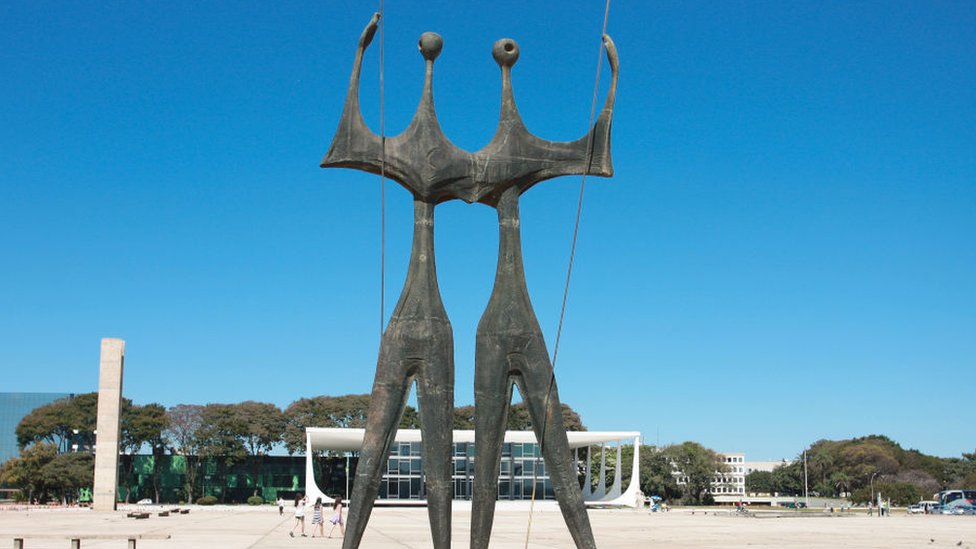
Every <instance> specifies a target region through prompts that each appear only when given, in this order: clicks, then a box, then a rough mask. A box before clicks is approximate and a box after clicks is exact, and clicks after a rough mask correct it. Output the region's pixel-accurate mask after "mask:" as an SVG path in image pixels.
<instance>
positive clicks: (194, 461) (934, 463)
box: [0, 393, 976, 505]
mask: <svg viewBox="0 0 976 549" xmlns="http://www.w3.org/2000/svg"><path fill="white" fill-rule="evenodd" d="M369 398H370V397H369V395H365V394H361V395H356V394H354V395H342V396H326V395H322V396H316V397H311V398H301V399H298V400H296V401H294V402H292V403H291V405H289V406H288V407H286V408H285V409H284V410H282V409H280V408H278V407H277V406H275V405H274V404H270V403H264V402H255V401H245V402H240V403H236V404H206V405H197V404H178V405H175V406H172V407H170V408H168V409H167V408H166V407H164V406H162V405H161V404H157V403H150V404H146V405H136V404H133V403H132V401H131V400H129V399H123V400H122V410H121V417H120V421H121V437H120V452H121V454H122V456H121V458H122V459H121V460H120V475H119V478H120V489H121V491H122V493H123V495H124V497H125V500H126V501H128V496H129V491H130V490H129V486H130V484H131V482H132V481H133V479H134V471H133V465H134V463H135V460H134V459H133V458H134V456H135V455H136V454H139V453H142V452H145V451H147V450H148V452H149V453H151V455H153V456H154V457H160V456H163V455H165V454H167V453H168V454H170V455H175V456H182V457H183V459H184V460H185V462H186V470H185V475H184V483H185V486H184V492H185V494H186V499H187V501H192V500H193V497H194V494H197V493H199V490H198V486H197V484H198V482H197V479H198V476H199V474H200V470H201V465H202V464H203V463H204V462H209V463H214V464H216V465H217V466H218V467H225V468H229V467H231V466H233V465H235V464H241V463H246V466H248V467H249V468H250V470H251V474H252V475H253V478H257V476H258V474H259V472H260V470H261V466H262V463H263V461H264V457H265V456H267V455H268V454H269V453H271V452H272V451H279V450H283V451H285V452H287V453H288V454H289V455H304V453H305V428H306V427H347V428H362V427H365V425H366V414H367V411H368V408H369ZM97 404H98V394H97V393H87V394H82V395H78V396H76V397H73V398H67V399H62V400H58V401H55V402H53V403H50V404H47V405H44V406H41V407H39V408H36V409H35V410H33V411H32V412H31V413H29V414H28V415H26V416H25V417H24V418H23V419H22V420H21V421H20V423H19V424H18V425H17V429H16V434H17V441H18V444H19V445H20V447H21V450H22V451H21V456H20V457H19V458H14V459H10V460H8V461H7V462H5V463H4V464H3V465H2V466H0V482H2V483H4V484H6V485H10V486H15V487H18V488H20V489H21V491H22V492H23V493H24V494H25V495H26V496H27V497H28V498H29V499H31V500H34V499H39V500H43V499H45V498H58V499H63V500H67V499H71V498H72V497H73V496H75V495H77V493H78V490H79V489H83V488H87V487H91V485H92V480H93V479H92V477H93V470H94V463H93V459H92V455H91V453H90V452H72V451H70V450H71V449H72V448H71V446H72V445H73V444H74V445H78V446H79V447H80V448H81V449H84V448H85V447H87V446H90V445H91V444H92V443H93V442H94V440H93V437H92V432H93V431H94V430H95V425H96V411H97ZM562 412H563V420H564V424H565V426H566V428H567V430H570V431H585V430H586V426H585V425H584V424H583V420H582V418H581V417H580V415H579V414H578V413H577V412H576V411H574V410H573V409H572V408H571V407H569V406H567V405H565V404H563V409H562ZM474 416H475V407H474V406H460V407H457V408H456V409H455V411H454V425H453V427H454V428H455V429H473V428H474ZM400 427H401V428H410V429H412V428H419V414H418V413H417V410H416V409H414V408H413V407H411V406H408V407H407V408H406V410H405V411H404V414H403V418H402V420H401V422H400ZM506 428H507V429H509V430H531V429H532V422H531V419H530V418H529V414H528V410H527V409H526V408H525V405H524V404H522V403H519V404H515V405H513V406H512V408H511V411H510V413H509V416H508V424H507V426H506ZM593 450H594V451H593V452H591V460H592V462H591V468H592V469H591V470H592V471H593V475H592V479H591V482H592V483H593V485H594V487H595V484H596V482H598V480H597V478H596V477H597V476H598V472H599V469H600V462H599V460H600V450H599V448H598V447H594V449H593ZM633 451H634V447H633V446H624V447H623V449H622V456H621V457H622V463H621V464H619V467H618V464H616V452H608V453H607V455H606V461H607V471H608V474H607V482H608V484H612V482H613V480H614V476H615V475H616V474H617V471H618V469H619V471H620V474H621V476H622V482H623V485H624V486H626V485H627V483H629V482H630V477H631V473H632V471H631V469H632V466H631V464H632V462H633ZM581 452H585V449H581ZM580 455H581V456H583V455H585V454H582V453H581V454H580ZM804 455H805V458H806V467H807V484H808V486H809V493H810V494H811V495H814V496H825V497H839V498H847V499H849V500H850V501H852V502H855V503H863V502H867V501H868V500H869V499H870V497H871V493H872V489H873V491H874V492H877V491H879V490H880V491H881V492H882V493H883V494H885V496H886V497H889V496H890V497H891V499H892V501H893V502H895V503H896V504H908V503H914V502H917V501H919V499H923V498H927V497H930V496H931V495H932V494H934V493H935V492H937V491H939V490H941V489H947V488H973V487H974V486H976V452H974V453H972V454H963V455H962V457H961V458H940V457H935V456H929V455H925V454H922V453H921V452H919V451H917V450H905V449H903V448H901V446H899V445H898V444H897V443H895V442H894V441H892V440H890V439H889V438H887V437H885V436H880V435H871V436H866V437H862V438H855V439H850V440H840V441H832V440H820V441H817V442H815V443H814V444H812V445H811V446H810V447H809V448H807V449H806V450H804V451H803V452H801V453H800V454H799V455H798V456H797V458H796V459H795V460H793V461H792V462H791V463H788V464H785V465H783V466H781V467H778V468H776V469H775V470H773V471H772V472H765V471H757V472H753V473H751V474H748V475H747V476H746V491H747V492H749V493H770V494H773V493H776V494H780V495H788V496H801V495H803V493H804V471H803V466H804V465H803V462H804ZM161 462H162V460H160V459H154V460H152V463H153V467H154V469H153V471H152V473H151V478H152V486H153V490H154V491H155V495H156V498H155V499H156V501H158V500H159V489H160V486H159V484H160V482H159V480H160V474H161V471H160V470H159V464H160V463H161ZM676 471H680V472H681V474H680V475H676V474H675V473H676ZM727 472H728V469H727V466H726V465H725V463H724V459H723V456H721V455H720V454H719V453H717V452H715V451H714V450H711V449H709V448H706V447H704V446H702V445H701V444H698V443H697V442H691V441H689V442H683V443H681V444H672V445H667V446H663V447H660V448H658V447H654V446H641V449H640V478H639V483H640V487H641V490H642V491H643V492H644V493H645V494H647V495H658V496H661V497H663V498H665V499H666V500H668V501H673V502H676V503H683V504H690V505H702V504H709V503H712V501H713V500H712V493H711V490H712V487H713V484H712V480H713V479H715V478H720V479H721V478H723V477H724V474H725V473H727ZM583 481H584V476H583V472H582V471H580V482H581V483H582V482H583ZM581 486H582V484H581Z"/></svg>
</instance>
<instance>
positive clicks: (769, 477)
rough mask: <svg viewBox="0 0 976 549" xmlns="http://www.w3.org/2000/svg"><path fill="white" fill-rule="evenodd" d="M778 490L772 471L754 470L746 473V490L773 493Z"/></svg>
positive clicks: (757, 492) (755, 492)
mask: <svg viewBox="0 0 976 549" xmlns="http://www.w3.org/2000/svg"><path fill="white" fill-rule="evenodd" d="M778 491H779V490H778V489H777V486H776V477H775V476H774V475H773V472H772V471H753V472H751V473H749V474H748V475H746V492H748V493H750V494H770V495H772V494H773V493H774V492H778Z"/></svg>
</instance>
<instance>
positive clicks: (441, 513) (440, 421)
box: [417, 334, 454, 549]
mask: <svg viewBox="0 0 976 549" xmlns="http://www.w3.org/2000/svg"><path fill="white" fill-rule="evenodd" d="M448 335H450V334H448ZM435 339H437V338H435ZM430 351H431V353H432V354H433V355H434V356H433V358H432V359H431V360H430V361H429V362H427V363H426V364H425V365H424V367H423V368H422V369H421V371H420V374H419V375H418V376H417V404H418V405H419V406H420V431H421V435H422V437H423V441H424V442H423V445H422V446H421V453H422V457H423V460H424V476H425V477H426V481H427V482H426V484H427V514H428V516H429V517H430V531H431V534H432V535H433V540H434V547H435V549H450V547H451V502H452V500H453V498H454V483H453V482H452V481H451V474H452V473H453V472H454V471H453V464H452V462H451V455H452V452H451V450H452V446H453V443H454V437H453V429H454V358H453V357H454V344H453V341H452V338H451V337H448V338H447V341H446V342H443V341H436V342H435V343H434V344H433V345H432V346H431V350H430Z"/></svg>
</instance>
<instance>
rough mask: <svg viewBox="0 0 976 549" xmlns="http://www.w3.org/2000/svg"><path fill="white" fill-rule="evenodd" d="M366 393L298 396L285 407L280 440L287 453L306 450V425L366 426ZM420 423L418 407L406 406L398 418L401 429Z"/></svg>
mask: <svg viewBox="0 0 976 549" xmlns="http://www.w3.org/2000/svg"><path fill="white" fill-rule="evenodd" d="M369 398H370V397H369V395H365V394H364V395H343V396H327V395H321V396H317V397H312V398H301V399H299V400H296V401H295V402H292V403H291V404H290V405H289V406H288V408H286V409H285V411H284V415H285V428H284V434H283V435H282V441H283V442H284V443H285V449H286V450H287V451H288V453H289V454H291V455H294V454H304V453H305V428H306V427H348V428H363V427H365V426H366V415H367V413H368V412H369ZM418 426H419V419H418V415H417V410H416V409H415V408H413V407H412V406H407V407H406V409H405V410H404V411H403V416H402V417H401V421H400V428H401V429H413V428H417V427H418Z"/></svg>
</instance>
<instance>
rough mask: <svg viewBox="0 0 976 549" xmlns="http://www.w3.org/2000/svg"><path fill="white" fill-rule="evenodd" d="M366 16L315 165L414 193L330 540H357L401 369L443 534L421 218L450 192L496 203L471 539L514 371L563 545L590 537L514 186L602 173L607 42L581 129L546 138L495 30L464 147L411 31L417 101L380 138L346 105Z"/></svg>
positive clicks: (435, 322) (433, 327) (431, 279)
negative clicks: (590, 119)
mask: <svg viewBox="0 0 976 549" xmlns="http://www.w3.org/2000/svg"><path fill="white" fill-rule="evenodd" d="M378 21H379V15H378V14H376V15H374V16H373V19H372V20H371V21H370V22H369V24H368V25H367V26H366V29H365V30H364V31H363V34H362V36H361V38H360V40H359V47H358V49H357V51H356V58H355V62H354V65H353V70H352V76H351V78H350V83H349V91H348V94H347V96H346V103H345V106H344V108H343V112H342V117H341V120H340V122H339V128H338V130H337V131H336V135H335V138H334V139H333V142H332V146H331V147H330V148H329V151H328V153H327V154H326V155H325V158H324V159H323V160H322V164H321V165H322V167H324V168H326V167H344V168H353V169H358V170H363V171H367V172H371V173H376V174H379V173H385V175H387V176H388V177H390V178H391V179H393V180H395V181H397V182H398V183H400V184H401V185H402V186H403V187H404V188H406V189H407V190H408V191H410V192H411V193H412V194H413V197H414V240H413V248H412V250H411V255H410V266H409V269H408V272H407V281H406V284H405V286H404V289H403V292H402V294H401V295H400V300H399V302H398V303H397V306H396V309H395V310H394V312H393V315H392V317H391V318H390V322H389V324H388V325H387V328H386V331H385V332H384V334H383V338H382V341H381V343H380V354H379V359H378V361H377V366H376V377H375V381H374V382H373V392H372V398H371V401H370V409H369V416H368V419H367V424H366V438H365V441H364V443H363V449H362V452H361V453H360V461H359V467H358V469H357V471H356V482H355V485H354V488H353V494H352V499H351V501H350V506H349V520H348V528H347V532H346V537H345V539H344V540H343V548H344V549H353V548H356V547H359V544H360V542H361V540H362V535H363V532H364V530H365V528H366V523H367V521H368V520H369V515H370V513H371V511H372V508H373V501H374V500H375V499H376V496H377V494H378V492H379V483H380V480H381V478H382V473H383V468H384V466H385V464H386V459H387V457H388V455H389V450H390V445H391V444H392V442H393V438H394V436H395V434H396V429H397V425H398V424H399V422H400V416H401V415H402V413H403V409H404V406H405V405H406V400H407V396H408V391H409V388H410V385H411V383H413V382H414V381H416V382H417V395H418V405H419V408H420V420H421V431H422V437H423V461H424V470H425V474H426V485H427V501H428V514H429V517H430V522H431V531H432V533H433V541H434V547H437V548H444V549H447V548H449V547H450V542H451V498H452V495H453V486H452V483H451V442H452V441H451V429H452V425H453V407H454V358H453V354H452V353H453V335H452V331H451V325H450V322H449V320H448V318H447V314H446V312H445V311H444V306H443V304H442V303H441V299H440V293H439V291H438V288H437V275H436V269H435V265H434V248H433V242H434V240H433V230H434V229H433V226H434V207H435V206H436V205H437V204H439V203H440V202H444V201H447V200H453V199H461V200H464V201H465V202H468V203H473V202H481V203H483V204H487V205H489V206H492V207H494V208H496V209H497V211H498V222H499V255H498V268H497V271H496V274H495V286H494V289H493V291H492V294H491V298H490V300H489V302H488V306H487V308H486V310H485V313H484V315H483V316H482V318H481V322H480V323H479V324H478V333H477V346H476V356H475V407H476V408H475V448H476V452H477V456H476V458H475V481H474V496H473V500H474V501H473V514H472V524H471V547H475V548H483V547H487V546H488V541H489V538H490V535H491V526H492V521H493V517H494V509H495V500H496V497H497V478H498V473H499V463H500V460H501V450H502V442H503V437H504V432H505V423H506V418H507V415H508V410H509V406H510V404H511V398H512V388H513V386H516V385H517V386H518V388H519V391H520V392H521V394H522V398H523V399H524V400H525V401H526V403H527V405H528V410H529V413H530V416H531V418H532V423H533V425H534V428H535V432H536V436H537V437H538V440H539V441H540V442H541V443H542V448H543V457H544V458H545V461H546V467H547V469H548V471H549V475H550V478H551V479H552V484H553V489H554V492H555V495H556V499H557V500H558V501H559V506H560V509H561V511H562V513H563V517H564V518H565V520H566V524H567V526H568V527H569V530H570V533H571V534H572V536H573V539H574V540H575V542H576V545H577V547H580V548H584V547H585V548H592V547H595V546H596V545H595V542H594V540H593V533H592V531H591V528H590V523H589V519H588V517H587V515H586V509H585V507H584V505H583V499H582V494H581V492H580V489H579V484H578V481H577V479H576V471H575V470H574V468H573V464H572V460H571V454H570V451H569V444H568V442H567V438H566V431H565V428H564V426H563V422H562V413H561V406H560V402H559V396H558V392H557V390H556V384H555V378H554V377H553V373H552V365H551V363H550V361H549V356H548V352H547V350H546V345H545V341H544V340H543V337H542V331H541V330H540V328H539V323H538V321H537V320H536V317H535V313H534V312H533V310H532V303H531V301H530V300H529V294H528V289H527V288H526V285H525V274H524V271H523V268H522V248H521V241H520V233H519V214H518V199H519V196H521V194H522V193H523V192H525V191H526V190H528V189H529V188H530V187H532V186H533V185H535V184H536V183H538V182H540V181H543V180H546V179H550V178H553V177H558V176H561V175H579V174H584V173H586V174H589V175H598V176H604V177H608V176H611V175H612V174H613V167H612V164H611V159H610V126H611V120H612V115H613V104H614V98H615V93H616V86H617V73H618V63H617V52H616V48H615V47H614V45H613V41H612V40H610V37H609V36H606V35H605V36H604V37H603V38H604V45H605V47H606V50H607V57H608V59H609V62H610V68H611V71H612V82H611V84H610V91H609V94H608V97H607V99H606V102H605V104H604V107H603V110H602V111H601V113H600V116H599V117H598V118H597V120H596V122H595V124H594V126H593V128H591V130H590V132H589V134H587V135H586V136H584V137H582V138H581V139H578V140H576V141H571V142H553V141H546V140H543V139H539V138H538V137H535V136H534V135H532V134H531V133H529V131H528V130H527V129H526V128H525V125H524V124H523V123H522V119H521V117H520V116H519V113H518V109H517V108H516V106H515V99H514V96H513V94H512V83H511V68H512V66H513V65H514V64H515V62H516V61H517V60H518V56H519V49H518V45H517V44H516V43H515V41H514V40H511V39H507V38H505V39H502V40H499V41H498V42H496V43H495V45H494V48H493V50H492V54H493V56H494V58H495V61H496V62H497V63H498V65H499V66H500V67H501V72H502V105H501V116H500V120H499V124H498V130H497V131H496V133H495V136H494V137H493V138H492V140H491V142H490V143H488V145H486V146H485V147H484V148H483V149H481V150H480V151H478V152H475V153H469V152H467V151H464V150H461V149H459V148H458V147H456V146H454V145H453V144H452V143H451V142H450V141H449V140H448V139H447V138H446V137H445V136H444V134H443V133H442V132H441V129H440V126H439V124H438V123H437V115H436V113H435V111H434V100H433V71H434V60H435V59H436V58H437V56H438V54H440V51H441V48H442V46H443V41H442V40H441V37H440V36H438V35H437V34H434V33H424V34H423V36H421V37H420V41H419V44H418V46H419V49H420V53H421V54H422V55H423V57H424V60H425V65H426V77H425V79H424V90H423V95H422V98H421V102H420V105H419V107H418V108H417V112H416V113H415V114H414V117H413V120H412V121H411V123H410V125H409V126H408V127H407V129H406V130H404V132H403V133H401V134H400V135H398V136H395V137H391V138H386V139H385V143H384V139H383V138H382V137H381V136H378V135H376V134H375V133H373V132H371V131H370V130H369V129H368V128H367V127H366V124H365V122H364V121H363V118H362V114H361V112H360V109H359V77H360V71H361V69H362V61H363V53H364V52H365V50H366V48H367V47H368V46H369V44H370V42H371V41H372V39H373V36H374V35H375V33H376V29H377V24H378Z"/></svg>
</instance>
